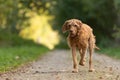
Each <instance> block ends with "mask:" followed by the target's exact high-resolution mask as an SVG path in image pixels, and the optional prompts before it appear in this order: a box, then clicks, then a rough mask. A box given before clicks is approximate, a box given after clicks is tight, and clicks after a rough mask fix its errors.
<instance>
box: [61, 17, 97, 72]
mask: <svg viewBox="0 0 120 80" xmlns="http://www.w3.org/2000/svg"><path fill="white" fill-rule="evenodd" d="M62 31H63V33H64V32H66V31H69V35H68V37H67V40H68V45H69V47H70V48H71V49H72V57H73V68H74V69H73V72H78V64H77V56H76V48H77V49H78V50H79V53H80V56H81V59H80V62H79V64H80V65H82V66H84V64H85V59H84V58H85V53H86V51H87V49H89V54H90V58H89V72H92V71H94V69H93V67H92V53H93V51H94V48H96V49H99V48H98V47H97V46H96V45H95V36H94V35H93V30H92V28H91V27H90V26H88V25H87V24H84V23H82V22H81V21H80V20H78V19H70V20H67V21H66V22H65V23H64V24H63V27H62Z"/></svg>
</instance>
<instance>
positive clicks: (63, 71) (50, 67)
mask: <svg viewBox="0 0 120 80" xmlns="http://www.w3.org/2000/svg"><path fill="white" fill-rule="evenodd" d="M86 56H88V55H86ZM86 59H87V63H86V65H85V66H84V67H83V66H79V72H78V73H72V58H71V52H70V51H65V50H55V51H51V52H49V53H48V54H46V55H45V56H43V57H42V58H41V59H40V60H38V61H36V62H33V63H32V64H31V66H29V67H27V68H25V69H23V70H21V71H18V72H14V73H13V72H12V73H7V74H3V75H1V76H0V80H120V61H117V60H113V59H111V58H109V57H107V56H104V55H99V54H94V55H93V61H94V67H95V69H96V71H95V72H88V57H86Z"/></svg>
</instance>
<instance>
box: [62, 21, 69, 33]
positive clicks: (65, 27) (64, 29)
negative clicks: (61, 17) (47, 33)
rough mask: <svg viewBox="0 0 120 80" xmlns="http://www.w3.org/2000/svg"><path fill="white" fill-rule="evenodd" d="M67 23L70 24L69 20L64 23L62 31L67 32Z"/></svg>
mask: <svg viewBox="0 0 120 80" xmlns="http://www.w3.org/2000/svg"><path fill="white" fill-rule="evenodd" d="M67 24H68V21H65V23H64V24H63V26H62V32H63V33H65V32H66V31H67V30H68V28H67Z"/></svg>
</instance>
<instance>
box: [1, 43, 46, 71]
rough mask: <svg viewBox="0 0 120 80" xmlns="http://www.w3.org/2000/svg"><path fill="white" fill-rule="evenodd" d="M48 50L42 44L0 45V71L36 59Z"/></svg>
mask: <svg viewBox="0 0 120 80" xmlns="http://www.w3.org/2000/svg"><path fill="white" fill-rule="evenodd" d="M47 51H48V49H47V48H45V47H43V46H35V45H34V46H14V47H0V72H5V71H9V70H12V69H15V68H17V67H18V66H20V65H22V64H26V63H28V62H30V61H33V60H36V59H38V58H39V57H40V56H41V55H42V54H44V53H46V52H47Z"/></svg>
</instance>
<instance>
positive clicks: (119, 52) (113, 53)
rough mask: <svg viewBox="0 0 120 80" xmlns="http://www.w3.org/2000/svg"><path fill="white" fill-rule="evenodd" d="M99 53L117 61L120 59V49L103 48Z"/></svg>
mask: <svg viewBox="0 0 120 80" xmlns="http://www.w3.org/2000/svg"><path fill="white" fill-rule="evenodd" d="M98 53H101V54H106V55H108V56H110V57H113V58H115V59H120V47H109V48H101V50H100V51H99V52H98Z"/></svg>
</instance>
